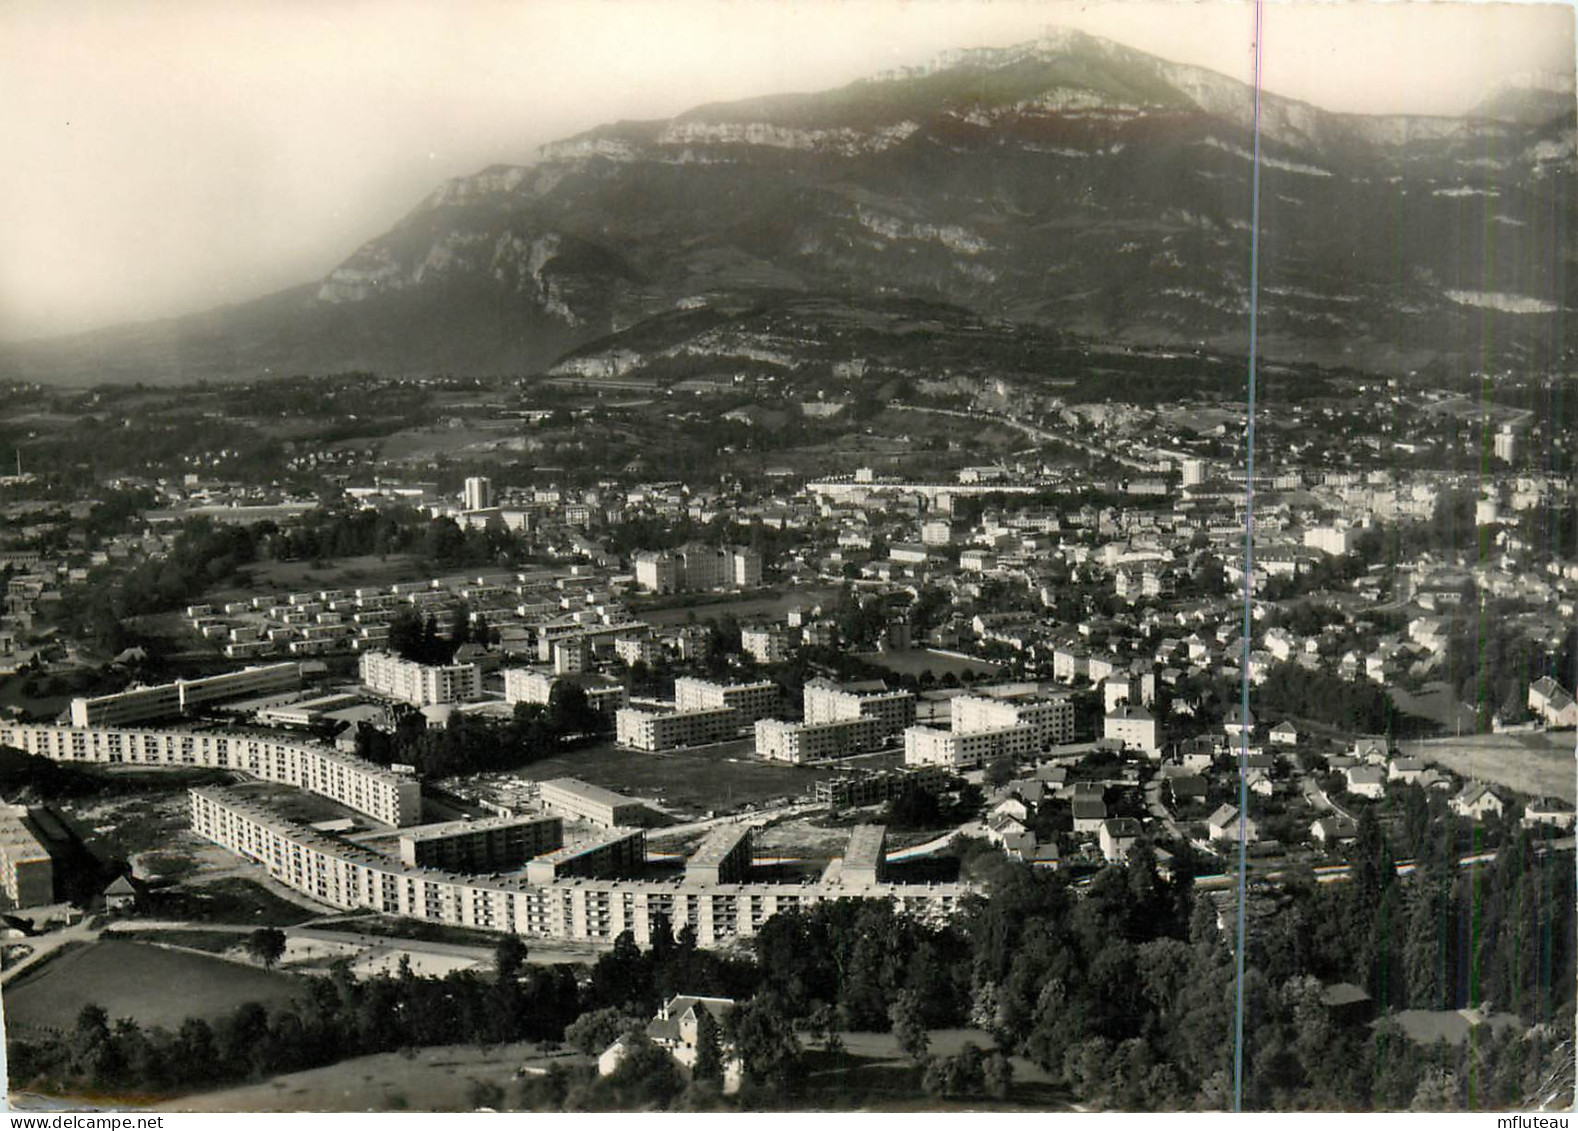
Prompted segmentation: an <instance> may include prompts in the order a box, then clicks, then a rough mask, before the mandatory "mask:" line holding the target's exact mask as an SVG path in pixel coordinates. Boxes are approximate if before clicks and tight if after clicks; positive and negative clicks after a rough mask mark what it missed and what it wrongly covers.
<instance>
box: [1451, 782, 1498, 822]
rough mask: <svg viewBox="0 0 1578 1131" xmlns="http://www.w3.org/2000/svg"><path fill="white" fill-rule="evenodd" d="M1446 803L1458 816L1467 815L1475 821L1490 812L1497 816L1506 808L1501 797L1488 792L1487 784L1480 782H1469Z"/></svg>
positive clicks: (1480, 819) (1483, 817)
mask: <svg viewBox="0 0 1578 1131" xmlns="http://www.w3.org/2000/svg"><path fill="white" fill-rule="evenodd" d="M1448 804H1449V805H1450V806H1451V809H1452V812H1454V813H1456V814H1457V815H1458V816H1459V817H1468V818H1470V819H1471V820H1475V821H1482V820H1484V819H1485V818H1486V817H1487V816H1489V815H1491V814H1494V815H1495V816H1498V817H1499V816H1501V813H1502V811H1503V810H1504V809H1505V808H1506V806H1504V805H1503V804H1502V803H1501V798H1499V797H1497V796H1496V795H1495V794H1494V793H1492V792H1490V787H1489V786H1486V785H1483V784H1482V783H1480V782H1469V783H1468V784H1467V785H1465V786H1464V787H1463V788H1462V789H1461V790H1460V791H1459V792H1458V795H1457V796H1456V797H1454V798H1453V799H1452V800H1451V801H1450V802H1449V803H1448Z"/></svg>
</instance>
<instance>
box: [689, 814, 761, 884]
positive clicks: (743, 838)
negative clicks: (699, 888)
mask: <svg viewBox="0 0 1578 1131" xmlns="http://www.w3.org/2000/svg"><path fill="white" fill-rule="evenodd" d="M750 873H751V826H749V825H737V824H728V825H719V826H718V827H717V828H715V829H713V830H712V831H711V832H709V833H708V834H707V836H706V838H705V839H704V840H702V842H701V844H699V845H698V846H697V847H696V851H695V852H693V853H691V855H690V859H688V860H686V861H685V879H686V880H687V881H688V882H691V883H701V884H736V883H742V882H744V881H745V880H746V879H747V878H748V877H749V876H750Z"/></svg>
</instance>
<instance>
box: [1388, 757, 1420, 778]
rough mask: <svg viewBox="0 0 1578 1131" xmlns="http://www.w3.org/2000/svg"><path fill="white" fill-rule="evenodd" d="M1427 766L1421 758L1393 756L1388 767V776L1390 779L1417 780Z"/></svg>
mask: <svg viewBox="0 0 1578 1131" xmlns="http://www.w3.org/2000/svg"><path fill="white" fill-rule="evenodd" d="M1425 768H1426V767H1425V764H1424V762H1423V761H1422V760H1421V759H1419V758H1393V759H1392V760H1391V762H1390V764H1388V765H1387V767H1386V777H1387V780H1388V781H1400V782H1416V781H1418V780H1419V777H1420V775H1421V774H1423V773H1424V772H1425Z"/></svg>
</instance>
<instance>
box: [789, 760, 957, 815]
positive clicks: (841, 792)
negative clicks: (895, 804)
mask: <svg viewBox="0 0 1578 1131" xmlns="http://www.w3.org/2000/svg"><path fill="white" fill-rule="evenodd" d="M947 785H948V772H947V771H946V770H945V769H943V768H942V767H941V766H905V767H903V768H902V769H892V770H875V771H871V772H866V773H852V774H841V775H839V776H838V777H836V778H825V779H823V780H822V781H819V782H817V783H816V785H815V787H814V793H813V796H814V797H815V799H816V801H817V802H818V804H821V805H831V806H833V807H834V808H836V809H843V808H849V807H851V806H860V805H881V804H883V803H884V802H887V801H892V800H893V799H894V798H895V797H900V796H902V795H903V794H905V793H907V792H909V791H910V790H912V789H923V790H925V791H926V792H928V793H938V792H941V791H942V790H943V789H945V788H947Z"/></svg>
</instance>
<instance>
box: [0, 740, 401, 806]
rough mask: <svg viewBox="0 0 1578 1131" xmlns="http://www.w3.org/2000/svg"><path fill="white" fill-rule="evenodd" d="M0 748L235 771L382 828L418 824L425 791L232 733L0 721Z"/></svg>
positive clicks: (308, 746) (329, 755) (371, 767)
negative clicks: (316, 797) (317, 798)
mask: <svg viewBox="0 0 1578 1131" xmlns="http://www.w3.org/2000/svg"><path fill="white" fill-rule="evenodd" d="M0 746H13V747H15V748H16V749H18V750H23V751H26V752H27V753H29V754H36V755H38V756H40V757H43V758H49V759H51V760H53V761H56V762H92V763H95V764H98V765H111V766H116V765H125V766H191V767H199V766H203V767H211V768H214V769H222V770H238V771H240V772H242V773H245V774H250V775H252V776H253V777H255V778H262V779H263V780H264V781H272V782H280V783H283V784H285V785H293V786H295V787H297V788H298V789H304V790H306V791H308V792H309V793H316V794H320V795H322V796H324V797H327V798H329V799H330V800H331V801H337V802H339V803H340V804H341V805H344V806H346V807H347V808H351V809H355V810H356V811H357V812H359V813H365V814H366V815H367V816H369V817H372V818H373V819H374V820H377V821H382V822H383V823H384V824H386V825H394V826H395V827H397V828H398V827H400V826H403V825H415V824H418V823H420V822H421V819H422V786H421V784H420V783H419V782H417V780H416V779H415V778H411V777H406V776H404V775H401V774H396V773H393V772H392V771H390V770H387V769H385V768H384V767H383V766H379V765H377V764H375V763H373V762H368V761H364V760H363V759H361V758H355V757H352V756H351V755H348V754H341V753H340V752H338V751H336V750H330V749H327V748H326V747H323V746H318V745H316V744H314V743H311V742H307V741H304V740H302V739H300V738H297V737H294V736H290V735H277V734H269V733H267V732H258V731H246V730H235V729H212V730H195V729H192V730H120V729H115V730H110V729H104V728H98V727H91V728H90V727H71V726H59V725H56V724H50V723H14V722H3V721H0Z"/></svg>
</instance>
